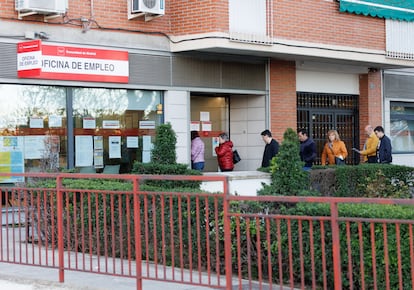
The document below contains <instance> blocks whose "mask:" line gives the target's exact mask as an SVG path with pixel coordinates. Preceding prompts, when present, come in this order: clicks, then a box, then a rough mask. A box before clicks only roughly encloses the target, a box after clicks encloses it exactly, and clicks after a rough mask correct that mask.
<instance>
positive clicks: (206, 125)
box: [201, 121, 211, 131]
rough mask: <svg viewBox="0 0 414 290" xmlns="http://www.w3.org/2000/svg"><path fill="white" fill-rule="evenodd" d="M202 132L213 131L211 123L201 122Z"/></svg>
mask: <svg viewBox="0 0 414 290" xmlns="http://www.w3.org/2000/svg"><path fill="white" fill-rule="evenodd" d="M201 131H211V122H206V121H204V122H201Z"/></svg>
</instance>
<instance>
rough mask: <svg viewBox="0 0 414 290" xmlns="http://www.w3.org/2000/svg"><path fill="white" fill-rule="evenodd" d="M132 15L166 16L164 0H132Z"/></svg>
mask: <svg viewBox="0 0 414 290" xmlns="http://www.w3.org/2000/svg"><path fill="white" fill-rule="evenodd" d="M131 6H132V7H131V13H149V14H157V15H164V13H165V3H164V0H132V1H131Z"/></svg>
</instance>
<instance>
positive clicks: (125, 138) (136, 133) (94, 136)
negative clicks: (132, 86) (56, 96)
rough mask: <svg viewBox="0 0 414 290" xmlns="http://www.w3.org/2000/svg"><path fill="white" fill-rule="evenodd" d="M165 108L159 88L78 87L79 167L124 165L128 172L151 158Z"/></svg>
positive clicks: (122, 168) (75, 106)
mask: <svg viewBox="0 0 414 290" xmlns="http://www.w3.org/2000/svg"><path fill="white" fill-rule="evenodd" d="M161 107H162V106H161V92H158V91H142V90H125V89H102V88H77V89H74V90H73V118H74V135H75V166H77V167H84V166H94V167H95V168H104V167H105V166H107V165H120V173H124V172H130V170H131V167H132V164H133V162H134V160H138V161H142V162H145V161H147V160H148V159H149V154H150V150H151V143H152V142H151V138H152V136H154V133H155V126H157V125H159V124H160V123H161V122H162V119H161V116H162V114H160V113H161V111H160V108H161Z"/></svg>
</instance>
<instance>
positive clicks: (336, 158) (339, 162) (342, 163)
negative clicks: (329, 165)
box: [335, 156, 345, 165]
mask: <svg viewBox="0 0 414 290" xmlns="http://www.w3.org/2000/svg"><path fill="white" fill-rule="evenodd" d="M335 164H336V165H345V159H341V158H339V157H336V156H335Z"/></svg>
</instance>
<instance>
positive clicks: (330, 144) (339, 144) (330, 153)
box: [321, 130, 348, 165]
mask: <svg viewBox="0 0 414 290" xmlns="http://www.w3.org/2000/svg"><path fill="white" fill-rule="evenodd" d="M347 156H348V151H347V150H346V146H345V143H344V142H343V141H341V138H339V134H338V132H337V131H336V130H329V131H328V141H327V142H326V144H325V146H324V147H323V151H322V157H321V162H322V165H325V164H326V161H327V160H326V159H327V158H326V157H328V164H329V165H335V164H336V162H335V157H338V158H339V159H341V160H343V161H345V158H346V157H347Z"/></svg>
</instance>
